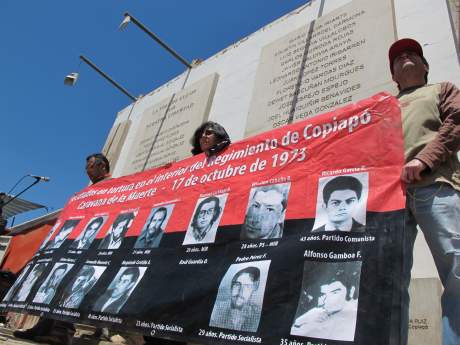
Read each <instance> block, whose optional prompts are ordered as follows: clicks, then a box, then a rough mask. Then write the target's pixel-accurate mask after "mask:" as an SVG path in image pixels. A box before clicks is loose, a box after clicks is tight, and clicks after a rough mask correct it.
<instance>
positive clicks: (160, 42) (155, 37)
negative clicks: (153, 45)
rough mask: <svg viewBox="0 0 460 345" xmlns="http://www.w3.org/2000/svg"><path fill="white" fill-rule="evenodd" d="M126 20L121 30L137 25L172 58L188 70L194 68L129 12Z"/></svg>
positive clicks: (126, 13) (125, 14) (121, 25)
mask: <svg viewBox="0 0 460 345" xmlns="http://www.w3.org/2000/svg"><path fill="white" fill-rule="evenodd" d="M124 16H125V18H124V19H123V21H122V22H121V24H120V30H123V29H124V28H126V27H127V26H128V24H129V23H130V22H133V23H134V24H136V25H137V26H138V27H139V28H140V29H141V30H142V31H144V32H145V33H146V34H147V35H149V36H150V37H151V38H152V39H153V40H155V41H156V42H157V43H158V44H159V45H161V46H162V47H163V48H165V49H166V50H167V51H168V52H169V53H170V54H171V55H172V56H174V57H175V58H176V59H177V60H179V61H180V62H181V63H182V64H184V65H185V66H186V67H187V68H192V65H191V64H190V63H188V62H187V60H185V59H184V58H183V57H182V56H180V55H179V54H178V53H177V52H176V51H174V49H172V48H171V47H169V46H168V45H167V44H166V43H165V42H163V41H162V40H161V39H160V38H159V37H158V36H157V35H155V34H154V33H153V32H152V31H150V30H149V29H148V28H147V27H146V26H145V25H144V24H142V23H141V22H140V21H139V20H137V19H136V18H135V17H133V16H132V15H131V14H129V13H128V12H125V13H124Z"/></svg>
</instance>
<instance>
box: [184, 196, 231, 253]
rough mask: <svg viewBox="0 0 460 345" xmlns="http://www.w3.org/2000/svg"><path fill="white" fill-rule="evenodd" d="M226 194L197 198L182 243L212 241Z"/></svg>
mask: <svg viewBox="0 0 460 345" xmlns="http://www.w3.org/2000/svg"><path fill="white" fill-rule="evenodd" d="M227 196H228V194H221V195H215V196H209V197H206V198H200V199H198V202H197V205H196V207H195V212H193V217H192V219H191V222H190V225H189V227H188V229H187V232H186V234H185V238H184V242H183V243H182V244H183V245H187V244H201V243H214V241H215V239H216V232H217V227H218V226H219V222H220V219H221V218H222V214H223V212H224V207H225V203H226V201H227Z"/></svg>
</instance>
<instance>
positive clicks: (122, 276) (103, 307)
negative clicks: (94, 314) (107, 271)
mask: <svg viewBox="0 0 460 345" xmlns="http://www.w3.org/2000/svg"><path fill="white" fill-rule="evenodd" d="M146 269H147V267H122V268H121V269H120V271H118V273H117V275H116V277H115V278H114V280H113V282H112V283H111V284H110V285H109V287H108V289H107V290H106V291H105V292H104V294H103V295H102V296H101V297H99V298H98V300H97V301H96V303H95V305H94V311H99V312H103V313H110V314H118V312H119V311H120V309H121V308H122V307H123V306H124V304H125V303H126V301H127V300H128V299H129V296H131V293H132V292H133V290H134V289H135V288H136V286H137V284H138V283H139V282H140V280H141V279H142V277H143V275H144V273H145V270H146Z"/></svg>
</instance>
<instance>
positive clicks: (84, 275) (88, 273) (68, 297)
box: [59, 265, 106, 309]
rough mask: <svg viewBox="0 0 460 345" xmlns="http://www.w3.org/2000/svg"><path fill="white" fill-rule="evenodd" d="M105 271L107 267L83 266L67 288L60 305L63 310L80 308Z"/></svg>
mask: <svg viewBox="0 0 460 345" xmlns="http://www.w3.org/2000/svg"><path fill="white" fill-rule="evenodd" d="M105 269H106V267H105V266H90V265H85V266H83V267H82V269H81V270H80V271H79V272H78V273H77V275H76V276H75V278H74V279H73V280H72V281H71V282H70V284H69V285H68V286H67V288H66V290H65V291H64V294H63V296H62V298H61V301H60V302H59V305H60V306H61V307H63V308H70V309H73V308H78V307H79V306H80V304H81V302H82V301H83V298H85V296H86V294H87V293H88V292H89V291H90V290H91V288H92V287H93V286H94V284H96V282H97V280H98V279H99V277H100V276H101V274H102V273H103V272H104V271H105Z"/></svg>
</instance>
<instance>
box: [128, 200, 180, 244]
mask: <svg viewBox="0 0 460 345" xmlns="http://www.w3.org/2000/svg"><path fill="white" fill-rule="evenodd" d="M173 208H174V204H170V205H164V206H160V207H155V208H153V209H152V211H151V212H150V214H149V216H148V217H147V221H146V222H145V224H144V227H143V228H142V231H141V233H140V235H139V237H138V238H137V240H136V243H135V244H134V248H157V247H158V246H159V245H160V242H161V239H162V238H163V235H164V232H165V228H166V224H168V221H169V219H170V218H171V214H172V211H173Z"/></svg>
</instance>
